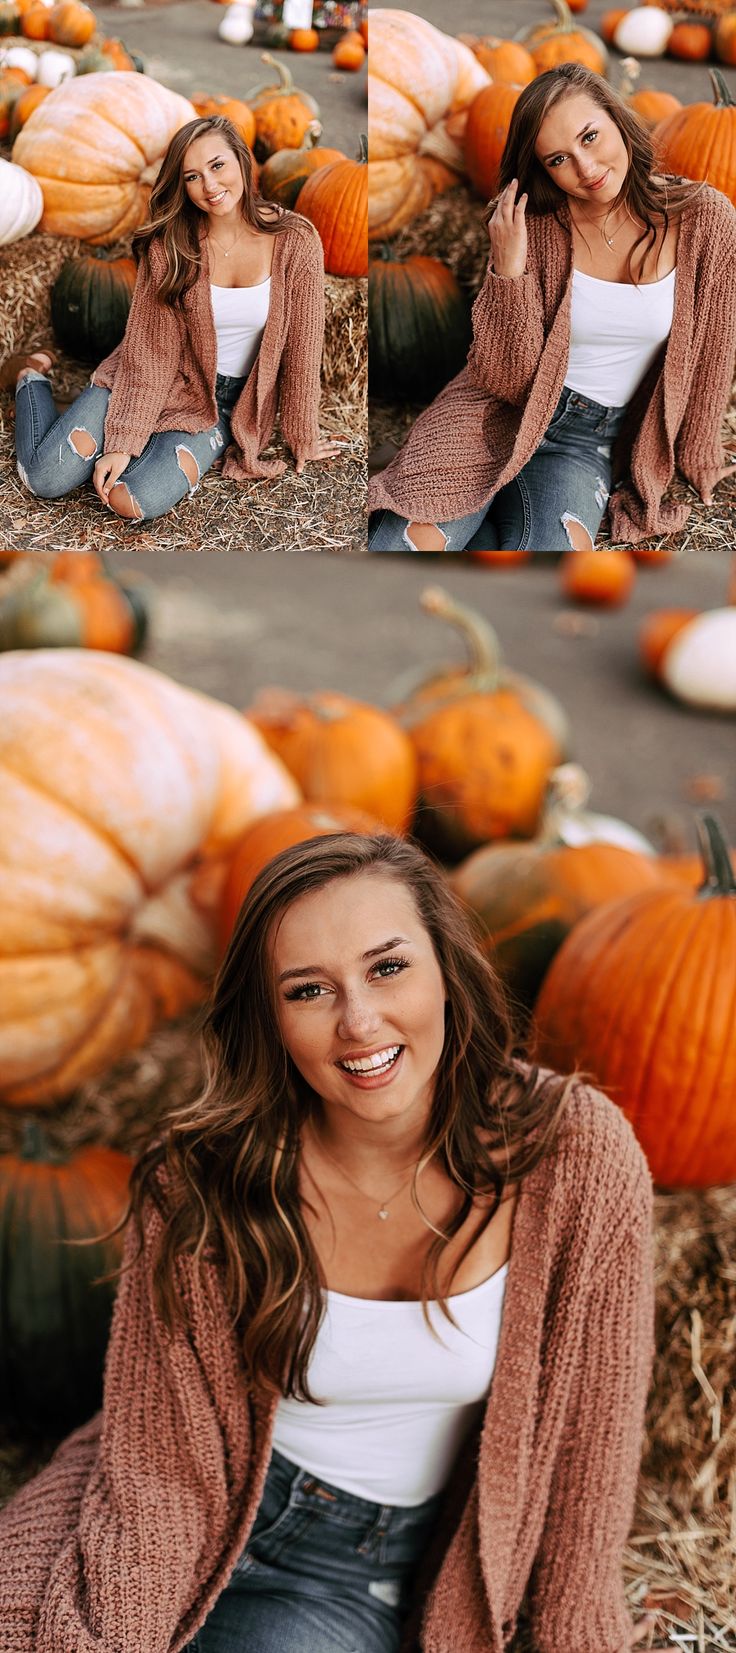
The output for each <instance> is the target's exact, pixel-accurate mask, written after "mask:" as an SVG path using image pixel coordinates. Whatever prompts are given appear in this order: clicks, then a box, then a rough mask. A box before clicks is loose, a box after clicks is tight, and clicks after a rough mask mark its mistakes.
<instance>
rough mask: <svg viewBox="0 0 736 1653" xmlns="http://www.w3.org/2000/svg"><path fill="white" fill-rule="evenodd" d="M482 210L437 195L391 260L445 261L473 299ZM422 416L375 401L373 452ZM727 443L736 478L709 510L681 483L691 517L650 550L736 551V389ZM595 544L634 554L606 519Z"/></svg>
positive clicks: (456, 194) (677, 485)
mask: <svg viewBox="0 0 736 1653" xmlns="http://www.w3.org/2000/svg"><path fill="white" fill-rule="evenodd" d="M482 210H483V203H482V202H481V201H480V200H479V198H478V196H476V195H474V194H473V193H472V191H471V190H469V189H467V188H466V187H465V186H463V185H461V186H460V187H459V188H457V189H452V190H448V191H447V192H446V194H444V195H437V196H435V199H434V201H433V202H432V203H431V205H430V206H429V207H428V208H427V211H426V212H423V213H422V214H421V215H420V217H418V218H415V219H413V220H412V222H411V223H410V224H408V225H407V226H406V228H405V229H403V230H401V231H400V232H399V234H398V235H396V236H395V237H394V238H393V240H392V241H391V242H389V243H387V245H388V247H389V249H390V251H391V254H392V256H393V255H395V256H396V257H397V258H406V257H408V256H409V255H410V254H411V253H423V254H425V255H426V256H427V257H434V258H440V259H441V260H442V262H443V263H444V264H447V265H448V267H449V268H450V269H451V270H452V271H453V274H454V275H455V276H456V277H457V280H458V281H459V283H460V285H461V287H463V288H464V289H465V291H466V292H467V293H468V296H469V297H470V298H471V299H472V298H474V297H475V295H476V293H477V292H478V290H479V288H480V286H481V285H482V282H483V278H484V275H485V272H486V268H487V265H488V234H487V231H486V227H485V225H484V223H483V221H482V217H481V214H482ZM421 411H422V408H421V406H420V405H417V404H412V405H409V404H406V403H390V402H379V401H372V402H371V406H370V413H369V430H370V445H371V448H372V449H378V448H380V447H382V445H383V444H384V443H387V442H392V443H394V444H395V445H396V446H397V447H400V446H401V443H402V442H404V441H405V439H406V437H407V435H408V433H409V431H410V429H411V426H412V425H413V424H414V421H415V420H416V419H417V418H418V416H419V414H420V412H421ZM723 442H724V447H725V449H726V453H727V455H730V456H731V457H732V459H733V461H735V462H734V468H733V474H732V475H731V476H728V477H726V478H725V480H724V481H723V482H721V483H719V485H718V487H717V488H716V489H715V493H714V498H713V503H712V505H704V504H703V502H702V500H701V499H700V498H699V496H698V495H697V494H696V492H695V490H694V489H693V488H691V487H690V486H689V484H688V483H687V482H685V481H684V479H683V478H677V479H676V480H675V481H674V482H673V483H672V485H671V487H670V488H668V490H667V493H666V494H665V496H664V497H665V500H678V501H684V502H686V503H687V504H689V505H690V506H691V512H690V517H689V518H688V521H687V522H686V524H685V527H684V528H682V529H681V530H680V532H679V533H677V534H666V535H662V536H660V537H659V538H656V539H652V540H651V542H650V541H647V549H651V550H653V551H733V550H734V549H736V385H734V393H733V396H732V400H731V404H730V407H729V409H728V411H727V413H726V414H725V417H724V423H723ZM381 463H382V464H383V463H385V460H381ZM596 545H597V546H604V545H605V546H606V547H608V548H610V549H614V550H626V549H629V547H627V546H625V545H624V543H623V542H622V541H620V540H617V541H613V540H612V539H611V537H610V533H609V527H608V518H607V517H604V519H603V523H602V525H601V529H600V532H599V534H598V536H597V539H596ZM643 548H644V547H643V546H642V549H643Z"/></svg>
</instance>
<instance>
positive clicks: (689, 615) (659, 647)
mask: <svg viewBox="0 0 736 1653" xmlns="http://www.w3.org/2000/svg"><path fill="white" fill-rule="evenodd" d="M698 613H699V610H698V609H697V608H663V609H657V610H656V612H655V613H654V614H648V615H647V617H646V619H645V620H644V621H643V622H642V625H641V627H640V629H639V653H640V655H641V658H642V661H643V663H644V665H645V666H646V668H647V671H648V672H649V673H650V675H651V676H652V677H656V678H659V675H660V673H659V668H660V664H661V662H662V660H663V659H664V656H665V654H666V653H667V650H668V648H669V646H670V643H671V642H672V639H673V637H676V636H677V633H678V631H682V628H683V626H687V625H689V624H690V621H691V620H694V619H696V617H697V615H698Z"/></svg>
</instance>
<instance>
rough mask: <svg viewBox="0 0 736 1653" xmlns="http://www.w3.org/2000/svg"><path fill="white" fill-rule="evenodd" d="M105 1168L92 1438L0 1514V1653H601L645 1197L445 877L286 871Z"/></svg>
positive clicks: (420, 859) (377, 860)
mask: <svg viewBox="0 0 736 1653" xmlns="http://www.w3.org/2000/svg"><path fill="white" fill-rule="evenodd" d="M206 1043H207V1047H208V1050H209V1054H210V1068H209V1081H208V1085H207V1088H206V1090H205V1094H204V1095H203V1097H202V1098H201V1099H199V1100H198V1101H196V1102H195V1103H194V1104H191V1105H188V1106H186V1107H181V1108H180V1109H179V1110H178V1112H177V1113H175V1114H174V1116H173V1118H172V1120H171V1121H170V1125H169V1129H168V1132H167V1135H166V1137H165V1140H164V1141H163V1142H162V1143H159V1144H156V1145H154V1146H153V1147H152V1148H151V1149H149V1150H148V1151H147V1152H146V1153H145V1154H144V1156H143V1158H142V1159H141V1160H140V1161H139V1162H138V1165H137V1167H136V1169H135V1171H134V1173H133V1180H132V1195H131V1204H132V1210H133V1214H134V1220H133V1222H132V1223H131V1225H130V1228H129V1232H128V1240H127V1246H126V1254H125V1259H124V1266H123V1272H122V1278H121V1284H120V1288H119V1292H118V1298H117V1304H116V1308H115V1314H114V1319H113V1327H112V1333H111V1340H110V1346H109V1351H108V1357H107V1365H106V1372H105V1398H104V1407H103V1411H102V1413H101V1415H100V1416H99V1417H98V1418H95V1419H93V1420H92V1421H91V1422H90V1423H88V1424H86V1425H84V1426H83V1427H82V1428H81V1429H78V1430H77V1431H76V1432H75V1434H74V1435H72V1436H70V1437H69V1439H68V1440H67V1441H66V1442H65V1443H64V1444H63V1445H62V1446H61V1447H60V1448H59V1451H58V1453H57V1455H56V1457H55V1458H54V1459H52V1461H51V1463H50V1464H49V1465H48V1466H47V1467H46V1468H45V1469H44V1470H43V1471H42V1472H41V1474H40V1475H39V1476H37V1477H36V1478H35V1479H34V1480H33V1481H31V1482H29V1483H28V1484H27V1485H26V1486H25V1487H24V1488H22V1489H21V1491H20V1492H19V1493H17V1494H16V1496H15V1498H14V1499H13V1500H12V1501H11V1503H10V1504H9V1505H8V1506H7V1508H6V1509H5V1511H4V1512H3V1513H2V1516H0V1548H1V1550H2V1555H3V1568H2V1578H1V1579H0V1625H1V1626H2V1630H3V1631H5V1633H6V1637H9V1639H6V1640H4V1641H3V1640H2V1634H1V1633H0V1645H2V1646H3V1647H8V1648H11V1647H12V1649H13V1653H31V1649H33V1650H34V1653H93V1650H94V1653H142V1650H145V1653H179V1650H184V1649H186V1653H239V1650H240V1649H246V1648H247V1649H248V1653H287V1650H290V1653H397V1650H398V1649H399V1647H400V1646H401V1647H403V1648H406V1649H412V1650H417V1649H424V1650H426V1653H503V1649H504V1648H507V1647H509V1645H510V1642H511V1639H512V1636H513V1633H514V1627H515V1624H516V1621H517V1615H518V1613H519V1609H520V1606H521V1603H522V1598H523V1597H524V1596H526V1598H527V1600H526V1608H525V1611H527V1612H528V1614H529V1615H530V1618H531V1625H532V1636H533V1642H534V1647H535V1649H536V1650H537V1653H562V1650H563V1649H564V1653H624V1650H625V1649H626V1648H628V1647H629V1646H631V1645H633V1644H634V1643H635V1642H638V1641H639V1640H640V1639H641V1636H642V1635H643V1633H644V1627H643V1625H642V1624H640V1625H639V1626H638V1628H637V1629H636V1630H634V1629H633V1627H632V1625H631V1621H630V1619H629V1616H628V1613H627V1610H626V1605H625V1599H624V1593H623V1587H622V1577H621V1556H622V1549H623V1545H624V1542H625V1540H626V1537H627V1534H628V1531H629V1526H630V1522H631V1517H632V1511H633V1504H634V1491H635V1486H636V1480H637V1469H638V1463H639V1453H640V1445H641V1437H642V1424H643V1415H644V1403H645V1397H646V1392H647V1382H648V1377H649V1370H650V1360H651V1355H652V1345H653V1334H652V1266H651V1225H650V1219H651V1188H650V1179H649V1174H648V1171H647V1167H646V1163H645V1161H644V1158H643V1155H642V1153H641V1150H640V1149H639V1147H638V1145H637V1143H636V1141H635V1138H634V1136H633V1133H632V1131H631V1129H630V1127H629V1125H628V1124H627V1123H626V1121H625V1119H624V1117H623V1115H622V1113H621V1112H620V1111H619V1109H618V1108H616V1107H614V1105H613V1104H612V1103H611V1102H609V1101H608V1100H607V1099H606V1098H605V1097H604V1096H601V1095H600V1094H599V1093H598V1092H596V1091H594V1090H591V1089H589V1088H588V1087H587V1086H586V1085H584V1084H583V1083H581V1082H579V1081H578V1080H577V1079H576V1078H574V1079H569V1080H563V1079H561V1078H558V1077H557V1076H556V1075H555V1074H551V1073H547V1074H542V1073H540V1072H539V1070H538V1069H536V1068H534V1067H530V1066H528V1065H527V1064H525V1063H523V1062H522V1061H521V1060H520V1059H519V1058H518V1057H517V1056H516V1055H515V1054H514V1050H513V1047H512V1038H511V1032H510V1027H509V1022H508V1017H507V1011H506V1007H505V1002H504V998H503V995H502V993H501V991H500V988H499V984H498V980H497V978H496V976H495V974H494V973H493V971H492V970H491V968H490V966H489V965H488V964H487V962H486V961H485V959H484V958H483V956H482V955H481V953H480V952H479V951H478V949H477V946H476V944H475V942H474V940H473V937H472V933H471V930H470V927H469V924H468V921H467V919H466V918H465V916H464V914H463V912H462V911H461V909H460V907H459V905H458V903H457V901H456V899H455V897H454V896H452V895H451V894H450V892H449V890H448V888H447V886H446V884H445V882H444V879H443V876H442V875H441V873H440V872H438V871H437V869H436V868H435V867H434V866H433V865H432V864H431V863H430V862H429V861H428V860H427V858H426V857H425V856H424V854H423V853H422V852H421V851H419V850H418V849H416V848H414V847H413V846H411V845H409V844H407V843H406V842H404V841H402V840H400V839H397V838H392V837H389V836H379V837H375V838H373V837H358V836H354V835H353V834H348V833H340V834H336V835H334V836H332V837H328V838H320V839H312V840H310V841H309V842H308V843H305V844H301V845H298V846H296V847H294V848H291V849H289V850H285V851H283V852H282V853H281V854H280V855H278V856H276V857H275V858H274V860H273V861H271V862H270V863H269V865H268V866H267V867H266V868H265V869H264V870H263V872H262V873H261V874H260V875H259V877H258V879H257V880H256V882H255V883H254V885H253V886H252V888H251V891H250V893H249V895H248V896H247V898H246V900H245V903H244V906H243V908H242V911H241V914H240V918H239V920H238V923H237V926H236V930H235V933H234V936H233V938H232V941H231V944H230V948H229V951H228V953H227V956H226V958H225V961H224V963H223V965H222V968H221V971H220V975H219V978H218V980H217V983H216V985H215V990H214V997H213V1001H212V1004H211V1007H210V1010H209V1013H208V1018H207V1024H206Z"/></svg>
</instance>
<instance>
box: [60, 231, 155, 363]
mask: <svg viewBox="0 0 736 1653" xmlns="http://www.w3.org/2000/svg"><path fill="white" fill-rule="evenodd" d="M135 277H136V264H135V260H134V259H133V258H104V257H100V256H96V255H95V254H94V253H88V254H87V255H83V256H82V257H81V258H70V259H67V262H66V264H64V265H62V268H61V270H60V272H59V274H58V276H57V277H56V281H55V282H54V285H53V287H52V289H51V321H52V323H53V328H54V332H55V334H56V337H57V339H58V340H59V343H60V344H61V345H62V346H63V348H64V350H66V351H68V353H69V355H70V356H75V357H76V358H77V360H79V361H90V362H100V361H102V358H103V357H104V356H109V354H110V351H111V350H114V349H115V347H116V345H118V344H119V343H120V341H121V339H122V337H123V334H124V332H125V328H126V325H127V321H128V312H129V310H130V306H131V303H132V300H133V288H134V286H135Z"/></svg>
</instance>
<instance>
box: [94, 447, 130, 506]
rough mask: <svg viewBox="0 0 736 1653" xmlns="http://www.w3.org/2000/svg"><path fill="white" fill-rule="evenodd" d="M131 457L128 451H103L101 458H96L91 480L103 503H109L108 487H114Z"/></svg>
mask: <svg viewBox="0 0 736 1653" xmlns="http://www.w3.org/2000/svg"><path fill="white" fill-rule="evenodd" d="M131 457H132V455H131V454H129V453H103V455H102V458H101V459H98V461H97V464H96V465H95V468H94V471H93V472H92V481H93V482H94V485H95V491H96V493H98V494H99V496H100V499H101V500H102V503H103V505H107V504H109V500H108V497H107V496H108V494H109V492H110V489H111V488H114V487H115V483H116V482H117V481H118V479H119V478H120V477H121V476H122V474H123V471H124V470H125V467H126V465H129V464H130V461H131Z"/></svg>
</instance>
